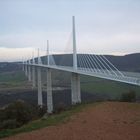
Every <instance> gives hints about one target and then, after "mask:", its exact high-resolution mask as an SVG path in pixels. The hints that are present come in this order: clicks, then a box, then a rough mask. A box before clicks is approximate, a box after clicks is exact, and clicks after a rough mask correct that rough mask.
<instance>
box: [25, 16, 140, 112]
mask: <svg viewBox="0 0 140 140" xmlns="http://www.w3.org/2000/svg"><path fill="white" fill-rule="evenodd" d="M72 23H73V26H72V34H73V36H72V43H73V45H72V46H73V53H72V54H71V57H72V64H67V65H64V64H62V63H61V64H58V63H57V62H56V58H55V55H50V54H49V42H48V41H47V56H46V57H44V58H45V61H43V60H42V58H41V57H40V55H39V50H38V57H37V58H32V59H30V60H27V61H24V62H23V69H24V71H25V74H26V76H28V78H29V81H32V83H33V87H35V86H36V80H35V79H37V85H38V105H41V106H42V105H43V103H42V82H41V69H46V72H47V107H48V113H51V112H52V111H53V98H52V79H51V70H52V69H55V70H60V71H65V72H69V73H71V95H72V103H73V104H76V103H80V102H81V93H80V75H88V76H93V77H98V78H103V79H108V80H113V81H116V82H122V83H127V84H131V85H136V86H140V78H138V77H134V76H130V75H129V76H128V75H126V74H124V73H123V72H121V71H119V70H118V69H117V68H116V67H115V66H114V65H113V64H112V63H111V62H110V61H109V60H108V59H107V58H106V57H105V56H104V55H95V54H77V48H76V34H75V19H74V17H73V22H72ZM35 71H37V76H36V73H35ZM36 77H37V78H36Z"/></svg>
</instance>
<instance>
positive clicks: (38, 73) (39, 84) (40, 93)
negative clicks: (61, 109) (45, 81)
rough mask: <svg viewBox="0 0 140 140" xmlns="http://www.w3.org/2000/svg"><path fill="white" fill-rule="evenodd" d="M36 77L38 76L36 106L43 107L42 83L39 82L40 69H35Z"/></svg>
mask: <svg viewBox="0 0 140 140" xmlns="http://www.w3.org/2000/svg"><path fill="white" fill-rule="evenodd" d="M37 76H38V105H39V106H43V101H42V82H41V68H40V67H37Z"/></svg>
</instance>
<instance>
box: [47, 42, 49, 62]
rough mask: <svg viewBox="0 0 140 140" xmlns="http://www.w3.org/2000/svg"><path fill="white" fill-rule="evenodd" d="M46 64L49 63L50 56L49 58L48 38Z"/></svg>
mask: <svg viewBox="0 0 140 140" xmlns="http://www.w3.org/2000/svg"><path fill="white" fill-rule="evenodd" d="M47 65H50V58H49V40H47Z"/></svg>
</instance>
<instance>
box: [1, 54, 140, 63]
mask: <svg viewBox="0 0 140 140" xmlns="http://www.w3.org/2000/svg"><path fill="white" fill-rule="evenodd" d="M69 54H71V55H72V53H67V54H66V53H65V54H64V53H57V54H52V55H69ZM77 54H85V55H86V54H91V55H92V54H93V53H77ZM136 54H140V53H129V54H123V55H113V54H96V55H104V56H114V57H115V56H116V57H123V56H128V55H136ZM44 56H46V55H41V56H40V57H44ZM34 58H37V56H36V57H34ZM30 59H32V58H29V59H26V60H11V61H10V60H9V61H7V60H4V61H1V60H0V63H17V62H23V61H27V60H30Z"/></svg>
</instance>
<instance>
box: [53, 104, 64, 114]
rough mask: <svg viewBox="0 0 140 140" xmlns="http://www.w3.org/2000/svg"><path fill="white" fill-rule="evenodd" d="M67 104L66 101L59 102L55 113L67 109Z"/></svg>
mask: <svg viewBox="0 0 140 140" xmlns="http://www.w3.org/2000/svg"><path fill="white" fill-rule="evenodd" d="M65 109H66V106H65V104H64V103H59V104H58V105H57V107H56V109H55V111H54V113H60V112H62V111H65Z"/></svg>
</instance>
